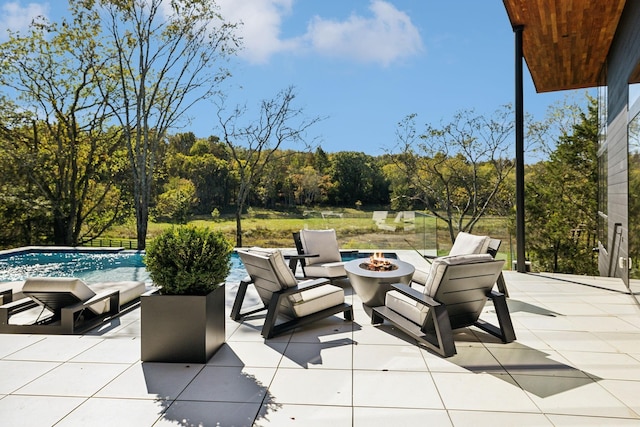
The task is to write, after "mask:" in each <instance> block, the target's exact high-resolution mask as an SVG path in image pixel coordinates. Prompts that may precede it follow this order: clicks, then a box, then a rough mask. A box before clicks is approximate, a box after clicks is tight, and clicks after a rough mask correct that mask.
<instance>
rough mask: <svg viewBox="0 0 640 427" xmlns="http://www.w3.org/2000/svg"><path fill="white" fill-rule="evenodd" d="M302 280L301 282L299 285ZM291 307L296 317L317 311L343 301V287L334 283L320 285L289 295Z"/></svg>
mask: <svg viewBox="0 0 640 427" xmlns="http://www.w3.org/2000/svg"><path fill="white" fill-rule="evenodd" d="M303 285H304V282H303V283H301V286H303ZM289 301H290V302H291V308H292V310H293V312H294V314H295V315H296V316H297V317H303V316H307V315H309V314H313V313H317V312H319V311H322V310H324V309H326V308H329V307H333V306H336V305H338V304H342V303H343V302H344V289H342V288H340V287H338V286H334V285H322V286H318V287H315V288H311V289H308V290H306V291H302V292H298V293H295V294H293V295H290V296H289Z"/></svg>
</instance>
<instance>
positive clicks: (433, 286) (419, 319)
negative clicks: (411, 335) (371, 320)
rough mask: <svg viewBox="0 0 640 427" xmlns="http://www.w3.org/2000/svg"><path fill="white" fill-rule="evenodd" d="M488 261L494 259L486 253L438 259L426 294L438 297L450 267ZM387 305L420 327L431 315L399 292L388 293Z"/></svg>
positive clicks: (434, 264)
mask: <svg viewBox="0 0 640 427" xmlns="http://www.w3.org/2000/svg"><path fill="white" fill-rule="evenodd" d="M488 261H493V257H492V256H491V255H489V254H486V253H484V254H470V255H454V256H444V257H439V258H436V259H435V260H434V261H433V263H432V264H431V269H430V270H429V274H428V276H427V279H426V281H425V284H424V285H425V286H424V294H425V295H427V296H430V297H432V298H433V297H434V296H435V295H436V293H437V292H438V287H439V286H440V283H441V281H442V277H443V276H444V274H445V272H446V270H447V267H448V266H450V265H459V264H472V263H481V262H488ZM385 305H386V306H387V307H389V308H390V309H391V310H393V311H395V312H397V313H400V314H402V315H403V316H404V317H406V318H407V319H409V320H411V321H412V322H414V323H417V324H418V325H422V324H424V321H425V319H426V317H427V314H428V313H429V307H428V306H425V305H422V304H420V303H418V302H416V301H414V300H413V299H411V298H409V297H407V296H405V295H403V294H401V293H400V292H398V291H389V292H387V295H386V298H385Z"/></svg>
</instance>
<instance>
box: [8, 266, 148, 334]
mask: <svg viewBox="0 0 640 427" xmlns="http://www.w3.org/2000/svg"><path fill="white" fill-rule="evenodd" d="M144 291H145V284H144V282H105V283H97V284H94V285H91V286H89V285H87V284H86V283H84V282H83V281H82V280H80V279H77V278H68V277H31V278H27V279H26V280H25V281H24V285H23V286H22V294H24V296H25V298H22V299H17V300H15V301H12V302H9V303H6V304H3V305H2V306H0V332H1V333H29V334H74V333H78V332H82V331H86V330H88V329H91V328H94V327H96V326H98V325H99V324H100V323H101V322H103V321H104V320H106V319H108V318H111V317H114V316H117V315H118V314H119V313H120V310H121V308H122V307H123V306H125V305H126V306H128V305H130V304H132V303H134V302H135V301H137V299H138V298H139V297H140V295H141V294H142V293H143V292H144ZM38 307H40V308H39V309H38V310H36V311H39V313H37V314H36V313H35V312H34V316H29V319H28V320H29V322H27V323H21V322H19V321H16V319H17V315H18V314H20V313H25V312H27V311H28V310H33V309H36V308H38ZM12 317H14V318H13V319H12ZM34 317H35V318H34ZM22 320H23V321H24V320H25V319H22Z"/></svg>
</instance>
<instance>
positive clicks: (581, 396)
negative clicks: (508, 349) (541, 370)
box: [513, 375, 634, 417]
mask: <svg viewBox="0 0 640 427" xmlns="http://www.w3.org/2000/svg"><path fill="white" fill-rule="evenodd" d="M513 377H514V379H515V380H516V381H517V382H518V384H520V386H521V387H522V388H523V389H524V390H526V391H527V392H528V393H529V395H530V397H531V399H533V401H534V402H535V404H536V405H537V406H538V407H539V408H540V409H541V410H542V411H543V412H545V413H553V414H566V415H590V416H594V417H630V416H634V413H633V411H631V410H630V409H629V408H628V407H627V406H626V405H624V404H623V403H622V402H621V401H620V400H618V399H616V398H615V397H614V396H613V395H612V394H611V393H609V392H607V391H606V390H605V389H604V388H602V387H601V386H600V385H599V384H598V383H597V382H596V381H593V380H592V379H590V378H567V377H562V378H561V377H553V378H552V377H541V376H533V375H514V376H513Z"/></svg>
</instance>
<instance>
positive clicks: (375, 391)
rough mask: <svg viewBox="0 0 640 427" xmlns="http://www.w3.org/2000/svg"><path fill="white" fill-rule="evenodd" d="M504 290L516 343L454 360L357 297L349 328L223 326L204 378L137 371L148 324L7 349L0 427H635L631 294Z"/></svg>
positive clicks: (612, 283) (553, 285)
mask: <svg viewBox="0 0 640 427" xmlns="http://www.w3.org/2000/svg"><path fill="white" fill-rule="evenodd" d="M409 255H410V254H401V258H405V259H407V257H409ZM407 260H409V261H410V262H422V260H421V259H420V260H416V259H415V258H413V259H407ZM505 278H506V281H507V284H508V287H509V291H510V294H511V298H510V300H509V306H510V309H511V313H512V318H513V322H514V326H515V329H516V334H517V338H518V339H517V341H516V342H514V343H511V344H507V345H505V344H502V343H500V342H499V341H497V340H496V339H494V338H492V337H489V336H487V335H485V334H483V333H481V332H479V331H478V330H471V329H467V330H461V331H460V333H459V334H458V335H457V337H456V345H457V349H458V354H457V355H456V356H454V357H452V358H449V359H442V358H440V357H439V356H436V355H434V354H432V353H430V352H429V351H427V350H424V349H421V348H419V347H417V346H415V345H414V344H413V343H412V342H411V340H410V339H408V338H407V337H405V336H403V335H402V334H400V333H399V332H397V331H395V330H394V329H393V328H392V327H390V326H389V325H383V326H375V327H374V326H371V325H370V320H369V317H368V315H367V313H366V312H365V311H364V309H363V308H362V305H361V303H360V301H359V300H358V297H357V296H356V295H352V293H351V290H350V288H347V293H348V294H349V296H348V299H349V300H351V301H352V303H353V305H354V307H355V320H354V321H353V322H352V323H351V322H345V321H344V320H342V318H340V317H332V318H329V319H327V320H325V321H322V322H318V323H317V324H314V325H312V326H309V327H307V328H304V329H302V330H298V331H296V332H294V333H292V334H289V335H285V336H281V337H278V338H276V339H272V340H269V341H268V342H265V341H264V340H263V339H262V337H261V336H260V332H259V326H260V325H261V322H262V318H261V317H260V316H257V317H254V318H253V319H251V320H248V321H246V322H244V323H242V324H238V323H236V322H234V321H232V320H231V319H229V320H228V322H227V343H226V344H225V345H224V346H223V348H222V349H221V350H220V351H219V352H218V353H217V354H216V355H215V356H214V357H213V358H212V359H211V360H210V361H209V363H207V364H206V365H183V364H159V363H144V364H143V363H141V362H140V340H139V332H140V324H139V314H140V313H139V310H134V311H132V312H130V313H128V314H126V315H123V316H122V317H120V318H119V319H118V320H117V321H115V322H114V323H113V324H112V325H110V327H108V328H104V329H103V330H101V331H95V332H94V333H93V334H88V335H84V336H44V335H0V425H3V426H5V425H6V426H29V427H34V426H54V425H55V426H80V425H82V426H135V427H140V426H178V425H180V426H252V425H253V426H288V425H298V426H305V427H307V426H331V427H340V426H362V427H374V426H385V427H389V426H423V425H429V426H450V425H453V426H483V425H487V426H496V425H500V426H503V425H517V426H554V425H555V426H591V425H606V426H630V425H640V310H639V309H638V306H637V305H636V303H635V302H634V300H633V299H632V297H631V296H629V295H627V294H625V292H626V288H625V287H624V286H623V284H622V283H621V282H619V281H617V280H612V279H604V278H585V277H576V276H555V277H550V276H548V275H534V274H518V273H513V272H505ZM576 282H583V283H587V284H588V285H587V286H585V285H580V284H577V283H576ZM227 293H228V295H227V300H228V301H227V302H228V310H230V304H231V302H232V299H233V297H234V296H235V290H234V288H233V287H229V286H228V289H227ZM487 311H488V312H489V313H488V314H489V315H491V313H490V312H491V307H490V306H489V307H487Z"/></svg>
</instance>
